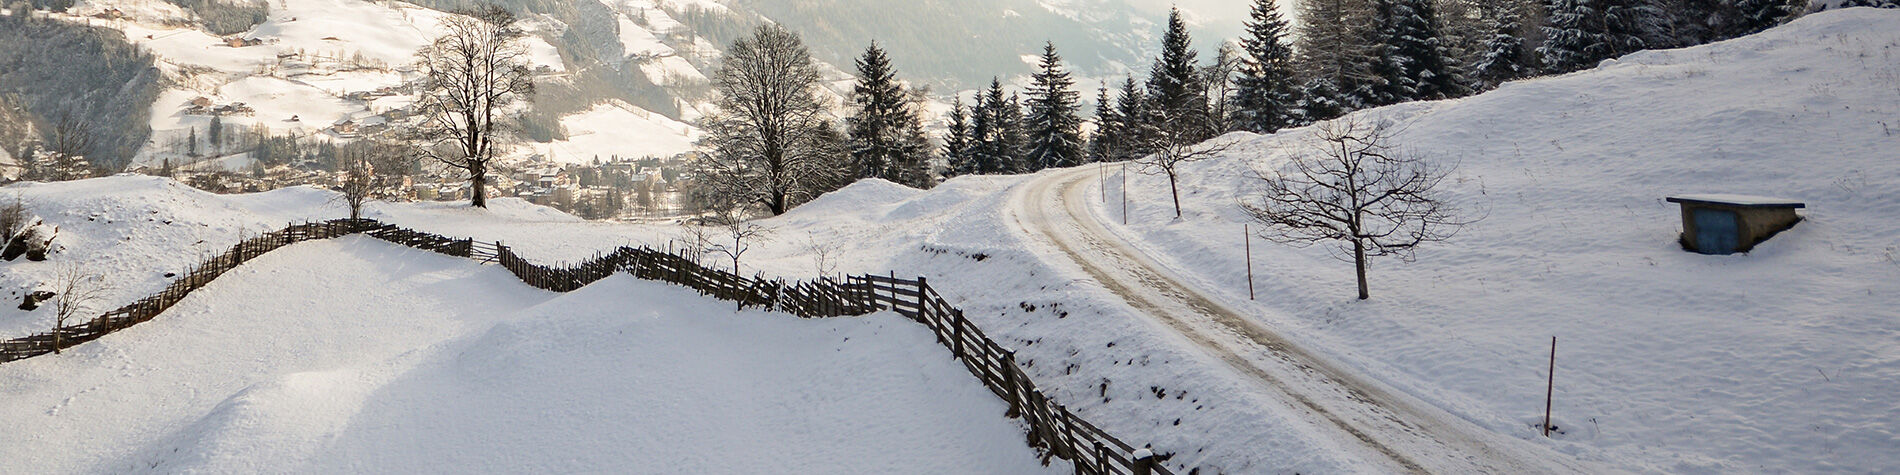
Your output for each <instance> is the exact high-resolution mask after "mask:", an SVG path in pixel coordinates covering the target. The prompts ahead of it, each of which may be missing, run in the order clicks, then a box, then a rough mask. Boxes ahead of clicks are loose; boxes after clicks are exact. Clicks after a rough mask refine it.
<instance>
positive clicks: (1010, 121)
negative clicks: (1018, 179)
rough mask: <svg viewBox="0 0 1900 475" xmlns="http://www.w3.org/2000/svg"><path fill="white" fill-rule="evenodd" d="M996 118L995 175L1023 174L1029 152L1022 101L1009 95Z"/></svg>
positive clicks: (1012, 94) (1014, 95) (1026, 167)
mask: <svg viewBox="0 0 1900 475" xmlns="http://www.w3.org/2000/svg"><path fill="white" fill-rule="evenodd" d="M996 111H997V112H998V113H999V116H998V117H997V118H996V126H997V127H996V131H997V149H998V150H999V151H1000V153H999V155H998V157H999V158H998V160H997V170H996V173H999V174H1007V173H1024V172H1027V171H1029V161H1028V160H1027V156H1028V153H1027V151H1028V150H1029V132H1028V129H1027V128H1026V127H1025V124H1024V121H1025V120H1026V118H1025V117H1024V115H1023V100H1022V97H1020V96H1018V95H1016V93H1010V95H1009V100H1008V101H1006V102H1003V105H1002V107H1000V108H997V109H996Z"/></svg>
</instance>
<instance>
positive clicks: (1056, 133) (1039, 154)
mask: <svg viewBox="0 0 1900 475" xmlns="http://www.w3.org/2000/svg"><path fill="white" fill-rule="evenodd" d="M1033 81H1034V85H1031V86H1030V89H1029V116H1028V118H1027V122H1026V123H1025V124H1023V125H1024V129H1025V131H1026V132H1027V135H1028V148H1027V150H1026V151H1025V152H1024V165H1026V167H1027V170H1025V171H1029V172H1034V171H1037V170H1042V169H1045V168H1058V167H1072V166H1076V165H1081V164H1082V152H1083V151H1082V145H1083V144H1082V119H1081V118H1080V117H1078V116H1077V115H1076V110H1077V109H1078V108H1079V107H1080V105H1079V103H1080V102H1081V97H1080V95H1079V94H1077V93H1076V92H1075V90H1074V89H1073V88H1074V86H1075V80H1074V79H1070V77H1069V72H1068V71H1064V70H1063V69H1062V56H1061V55H1059V54H1057V53H1056V45H1055V43H1054V42H1050V43H1048V44H1047V45H1044V46H1043V49H1042V63H1041V65H1040V68H1039V70H1038V71H1037V72H1036V74H1035V76H1034V77H1033Z"/></svg>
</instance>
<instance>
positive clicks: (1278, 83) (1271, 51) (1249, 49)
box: [1233, 0, 1299, 134]
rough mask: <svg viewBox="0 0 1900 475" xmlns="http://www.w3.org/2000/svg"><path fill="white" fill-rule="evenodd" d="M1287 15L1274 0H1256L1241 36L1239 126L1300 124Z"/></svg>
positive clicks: (1273, 128)
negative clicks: (1285, 15) (1242, 36)
mask: <svg viewBox="0 0 1900 475" xmlns="http://www.w3.org/2000/svg"><path fill="white" fill-rule="evenodd" d="M1288 33H1290V31H1289V30H1288V26H1287V22H1286V19H1285V18H1283V17H1281V16H1280V11H1279V8H1278V6H1277V5H1275V4H1274V0H1256V1H1255V2H1254V5H1253V11H1252V13H1251V14H1250V18H1249V20H1248V22H1247V36H1246V37H1244V38H1241V40H1240V47H1241V50H1242V51H1243V52H1244V53H1246V54H1245V57H1244V58H1243V59H1242V61H1241V67H1240V78H1239V79H1237V80H1236V81H1235V91H1234V99H1233V116H1234V119H1233V120H1234V125H1235V127H1237V128H1239V129H1240V130H1245V131H1248V132H1253V133H1257V134H1270V133H1274V132H1277V131H1279V130H1280V129H1284V128H1287V127H1292V126H1294V125H1297V122H1298V116H1297V114H1296V112H1295V108H1296V107H1297V105H1298V104H1297V102H1298V101H1299V91H1298V89H1297V85H1296V80H1295V79H1294V71H1293V48H1292V47H1291V46H1289V45H1288V44H1287V42H1286V36H1287V34H1288Z"/></svg>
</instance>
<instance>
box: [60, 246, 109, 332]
mask: <svg viewBox="0 0 1900 475" xmlns="http://www.w3.org/2000/svg"><path fill="white" fill-rule="evenodd" d="M55 279H56V280H54V281H53V286H54V288H53V291H54V292H56V293H57V295H54V296H53V302H54V304H56V305H55V306H54V308H53V311H54V314H53V353H55V354H57V353H59V347H60V346H61V344H62V343H64V342H62V341H60V340H61V338H62V337H63V336H64V335H63V334H62V333H60V331H59V329H60V328H62V327H65V326H66V322H67V321H68V320H71V319H72V318H73V317H77V316H80V315H83V314H85V313H87V312H91V311H93V308H92V307H93V306H94V305H96V304H98V303H99V302H100V301H102V300H105V297H106V293H107V292H111V291H112V288H111V287H110V286H107V285H106V279H105V276H102V275H99V274H95V273H89V272H86V271H85V269H82V268H80V267H79V266H78V265H67V266H64V267H61V268H60V270H59V275H58V276H57V277H55Z"/></svg>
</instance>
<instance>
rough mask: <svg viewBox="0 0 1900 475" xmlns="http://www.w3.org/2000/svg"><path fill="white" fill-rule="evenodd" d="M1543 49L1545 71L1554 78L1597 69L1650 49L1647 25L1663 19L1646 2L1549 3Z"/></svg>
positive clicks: (1575, 0) (1567, 0)
mask: <svg viewBox="0 0 1900 475" xmlns="http://www.w3.org/2000/svg"><path fill="white" fill-rule="evenodd" d="M1548 7H1549V16H1548V17H1547V18H1546V19H1545V24H1544V28H1543V30H1544V38H1545V39H1544V45H1543V46H1542V47H1539V48H1537V53H1538V55H1539V56H1542V57H1543V63H1544V71H1545V72H1548V73H1553V74H1561V73H1567V72H1571V71H1579V70H1583V69H1588V68H1592V67H1595V66H1596V65H1597V63H1599V62H1602V61H1603V60H1605V59H1610V58H1615V57H1619V56H1622V55H1625V54H1629V53H1633V52H1636V51H1639V50H1642V49H1643V48H1646V47H1647V44H1648V43H1647V42H1645V41H1644V40H1643V38H1644V36H1645V33H1647V32H1649V31H1653V30H1650V29H1646V28H1644V26H1645V25H1648V24H1651V22H1654V21H1656V20H1657V19H1660V18H1662V16H1661V15H1658V14H1657V12H1656V11H1655V9H1654V7H1652V6H1651V5H1649V4H1648V3H1646V1H1645V0H1549V4H1548Z"/></svg>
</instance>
